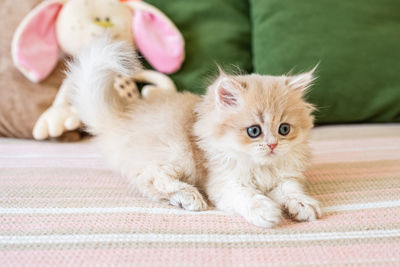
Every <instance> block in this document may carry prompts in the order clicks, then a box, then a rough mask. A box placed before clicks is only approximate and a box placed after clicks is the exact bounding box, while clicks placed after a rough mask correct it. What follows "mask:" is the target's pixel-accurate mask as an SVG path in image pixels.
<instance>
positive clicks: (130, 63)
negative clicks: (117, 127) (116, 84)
mask: <svg viewBox="0 0 400 267" xmlns="http://www.w3.org/2000/svg"><path fill="white" fill-rule="evenodd" d="M68 69H69V70H68V71H67V79H68V80H69V82H70V84H71V86H72V87H73V93H72V96H71V102H72V105H73V106H74V107H75V108H76V109H77V111H78V114H79V117H80V119H81V120H82V122H83V123H84V124H85V125H86V126H87V127H88V130H89V131H90V132H91V133H92V134H99V133H100V132H103V131H105V130H107V129H109V128H110V127H112V125H113V124H115V122H116V121H117V120H118V119H119V117H120V116H119V114H120V110H121V105H122V102H121V99H120V98H119V96H118V95H117V94H116V92H114V90H113V89H112V84H113V80H114V77H115V75H116V74H121V75H123V76H132V74H133V73H134V72H136V71H138V70H140V69H141V65H140V62H139V61H138V59H137V55H136V53H135V50H134V49H133V48H132V47H130V46H129V45H127V44H126V43H124V42H112V41H111V39H110V38H109V37H108V36H105V37H102V38H100V39H97V40H95V41H93V42H92V43H91V45H90V46H89V47H88V48H87V49H84V50H83V51H82V52H81V53H80V54H79V55H78V56H77V57H76V58H75V59H74V60H73V61H72V62H70V63H69V65H68Z"/></svg>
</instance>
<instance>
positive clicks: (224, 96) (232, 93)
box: [215, 75, 241, 107]
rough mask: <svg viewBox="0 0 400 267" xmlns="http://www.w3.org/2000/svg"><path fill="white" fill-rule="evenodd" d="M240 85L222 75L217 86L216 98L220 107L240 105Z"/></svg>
mask: <svg viewBox="0 0 400 267" xmlns="http://www.w3.org/2000/svg"><path fill="white" fill-rule="evenodd" d="M240 86H241V85H240V83H238V82H237V81H235V80H234V79H231V78H229V77H228V76H226V75H221V76H220V77H219V78H218V80H217V82H216V85H215V98H216V102H217V104H218V106H220V107H236V106H238V105H239V98H240Z"/></svg>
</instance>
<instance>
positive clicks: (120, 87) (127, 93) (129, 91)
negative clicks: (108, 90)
mask: <svg viewBox="0 0 400 267" xmlns="http://www.w3.org/2000/svg"><path fill="white" fill-rule="evenodd" d="M114 89H115V90H116V91H117V92H118V94H119V96H120V97H122V98H124V99H126V100H127V101H128V102H133V101H135V100H136V99H138V98H139V90H138V88H137V86H136V82H135V80H133V79H132V78H128V77H124V76H122V75H120V74H118V75H117V76H116V77H115V79H114Z"/></svg>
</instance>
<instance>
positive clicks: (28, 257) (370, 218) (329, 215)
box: [0, 124, 400, 266]
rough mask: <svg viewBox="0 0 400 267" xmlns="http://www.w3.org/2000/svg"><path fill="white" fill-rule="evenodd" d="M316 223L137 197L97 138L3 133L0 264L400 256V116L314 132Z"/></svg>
mask: <svg viewBox="0 0 400 267" xmlns="http://www.w3.org/2000/svg"><path fill="white" fill-rule="evenodd" d="M312 147H313V152H314V153H313V155H314V156H313V163H312V166H311V168H310V169H309V170H308V171H307V174H306V176H307V178H308V181H309V192H310V194H311V195H313V196H314V197H316V198H317V199H318V200H319V201H320V202H321V205H322V207H323V211H324V216H323V218H322V219H320V220H318V221H315V222H306V223H297V222H292V221H290V220H288V219H285V220H283V221H282V223H281V224H280V225H279V226H278V227H276V228H274V229H262V228H257V227H255V226H252V225H250V224H248V223H246V222H245V221H244V219H242V218H241V217H239V216H236V215H229V214H226V213H224V212H220V211H214V210H210V211H206V212H198V213H196V212H188V211H184V210H182V209H178V208H174V207H172V206H168V205H166V204H159V203H154V202H151V201H149V200H147V199H144V198H142V197H139V196H137V195H136V193H135V192H134V190H132V189H131V188H130V187H129V183H128V181H127V180H126V179H124V178H122V177H120V176H119V175H117V174H115V173H113V172H112V171H111V170H110V168H109V167H108V166H107V165H106V164H105V162H104V161H103V159H102V158H101V156H100V155H99V154H98V152H97V149H96V147H95V146H94V144H93V142H92V140H88V141H84V142H80V143H75V144H62V143H50V142H33V141H27V140H16V139H0V151H1V153H0V266H17V265H29V266H46V265H47V266H64V265H69V266H77V265H124V264H125V265H133V266H263V265H264V266H265V265H274V266H287V265H289V264H290V265H302V266H310V265H315V266H322V265H335V266H337V265H342V264H361V265H364V266H365V265H368V266H370V265H377V266H398V265H399V264H400V253H399V251H400V125H399V124H397V125H369V126H335V127H321V128H317V129H315V130H314V132H313V141H312Z"/></svg>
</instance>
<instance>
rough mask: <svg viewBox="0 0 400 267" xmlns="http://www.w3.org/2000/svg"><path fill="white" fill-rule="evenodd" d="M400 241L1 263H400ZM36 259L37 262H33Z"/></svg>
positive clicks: (79, 252)
mask: <svg viewBox="0 0 400 267" xmlns="http://www.w3.org/2000/svg"><path fill="white" fill-rule="evenodd" d="M398 251H400V243H389V244H380V243H377V244H368V243H365V244H352V245H341V246H340V245H337V246H309V247H302V246H299V247H279V248H194V247H188V248H154V249H147V248H126V249H123V248H113V249H74V250H65V249H63V250H55V249H54V250H38V251H29V250H26V251H3V253H2V254H3V256H2V257H0V265H14V266H15V265H27V266H43V265H57V266H63V265H69V266H73V265H97V264H99V263H101V265H121V264H130V265H135V266H194V265H195V266H201V265H203V266H241V265H245V266H260V265H263V266H265V265H292V264H296V265H311V264H313V265H322V264H323V263H330V264H333V265H335V264H344V263H353V264H357V263H358V264H362V263H371V262H372V263H375V264H380V265H379V266H383V265H382V263H386V264H399V263H400V256H399V255H400V254H399V253H398ZM32 263H34V264H32Z"/></svg>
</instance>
